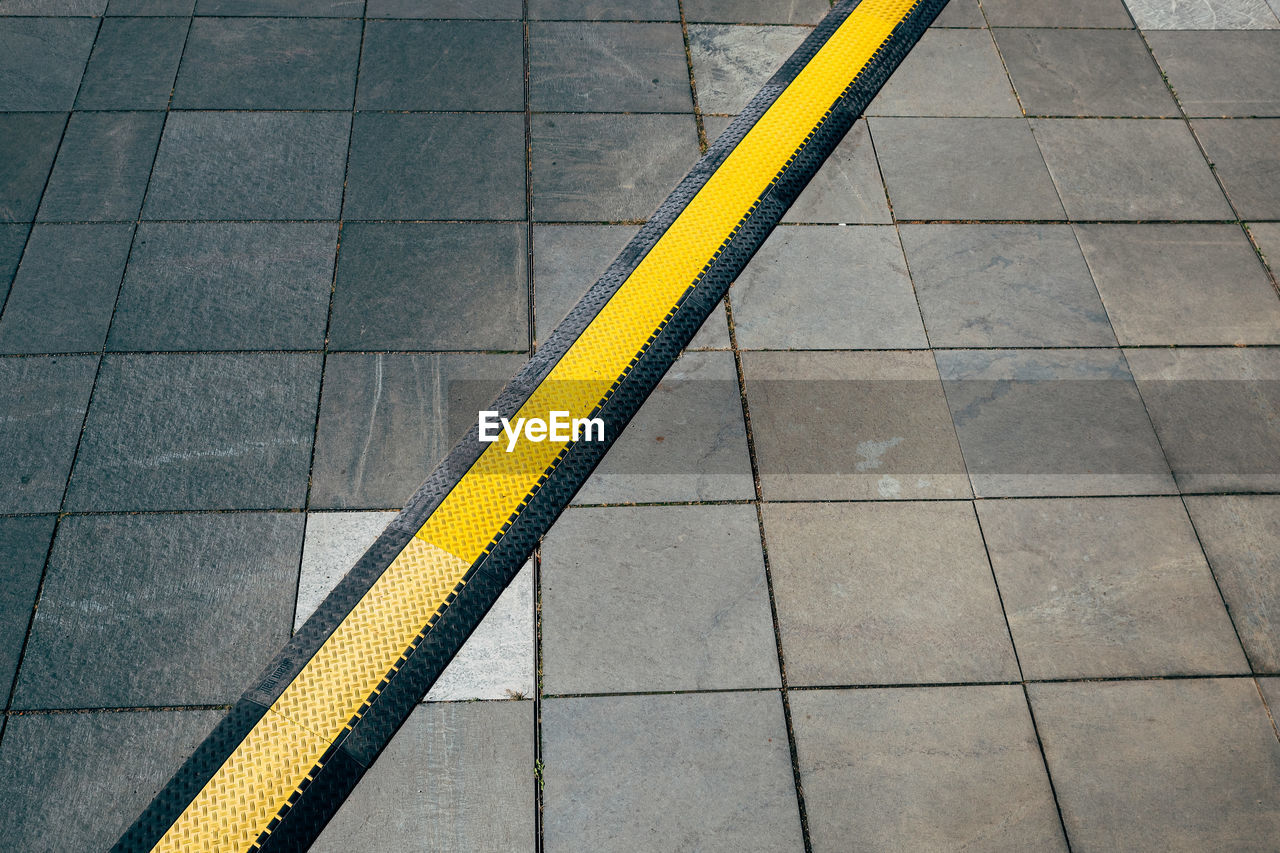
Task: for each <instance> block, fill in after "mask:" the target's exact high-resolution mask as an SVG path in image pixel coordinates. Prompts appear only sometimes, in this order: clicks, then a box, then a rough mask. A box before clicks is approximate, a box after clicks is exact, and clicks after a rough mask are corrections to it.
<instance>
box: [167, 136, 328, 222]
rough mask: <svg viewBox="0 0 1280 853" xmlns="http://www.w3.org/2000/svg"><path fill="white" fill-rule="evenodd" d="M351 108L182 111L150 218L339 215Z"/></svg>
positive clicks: (314, 216)
mask: <svg viewBox="0 0 1280 853" xmlns="http://www.w3.org/2000/svg"><path fill="white" fill-rule="evenodd" d="M350 122H351V116H349V115H346V114H342V113H272V112H175V113H171V114H170V115H169V119H168V121H167V122H166V123H165V129H164V136H163V137H162V138H161V140H160V153H159V154H158V155H157V156H156V163H155V166H154V167H153V169H152V176H151V187H150V189H149V190H148V192H147V202H146V205H145V209H144V214H143V215H144V218H147V219H336V218H338V215H339V211H340V208H341V205H342V170H343V166H344V164H345V162H346V155H347V138H348V134H349V126H350Z"/></svg>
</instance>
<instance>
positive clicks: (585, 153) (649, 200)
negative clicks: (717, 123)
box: [533, 115, 699, 222]
mask: <svg viewBox="0 0 1280 853" xmlns="http://www.w3.org/2000/svg"><path fill="white" fill-rule="evenodd" d="M698 156H699V149H698V133H697V125H696V124H695V123H694V120H693V116H689V115H537V116H534V117H533V214H534V217H535V218H537V219H538V220H541V221H544V222H548V221H549V222H557V221H587V222H622V221H635V220H641V219H647V218H648V217H649V216H650V214H652V213H653V212H654V211H655V210H657V208H658V205H659V204H661V203H662V201H663V199H665V198H666V197H667V194H668V193H670V192H671V190H672V189H674V188H675V185H676V184H677V183H679V182H680V179H681V178H683V177H684V175H685V173H686V172H688V171H689V169H691V168H692V167H693V164H694V163H696V162H697V160H698Z"/></svg>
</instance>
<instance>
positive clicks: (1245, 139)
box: [1191, 119, 1280, 219]
mask: <svg viewBox="0 0 1280 853" xmlns="http://www.w3.org/2000/svg"><path fill="white" fill-rule="evenodd" d="M1191 127H1192V130H1193V131H1194V132H1195V135H1196V136H1197V137H1199V139H1200V144H1201V145H1203V146H1204V150H1205V153H1206V154H1208V155H1209V162H1210V163H1212V164H1213V165H1214V168H1215V169H1216V170H1217V173H1218V178H1219V179H1220V180H1221V181H1222V183H1223V186H1225V187H1226V188H1227V196H1228V197H1229V198H1230V199H1231V203H1232V204H1233V205H1234V206H1235V209H1236V210H1237V211H1239V213H1240V215H1241V216H1242V217H1243V218H1245V219H1280V146H1278V145H1277V144H1276V140H1277V139H1278V138H1280V120H1275V119H1259V120H1255V121H1240V120H1234V121H1230V120H1222V119H1219V120H1216V121H1214V120H1210V121H1196V122H1192V124H1191Z"/></svg>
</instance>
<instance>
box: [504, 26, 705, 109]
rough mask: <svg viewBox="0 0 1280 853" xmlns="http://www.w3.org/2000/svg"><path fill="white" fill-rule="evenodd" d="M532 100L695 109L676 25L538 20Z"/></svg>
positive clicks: (538, 104)
mask: <svg viewBox="0 0 1280 853" xmlns="http://www.w3.org/2000/svg"><path fill="white" fill-rule="evenodd" d="M529 86H530V92H529V103H530V105H531V107H532V108H533V109H535V110H541V111H556V112H663V113H671V112H690V111H691V110H692V109H693V100H692V96H691V94H690V90H689V66H688V64H687V60H686V58H685V53H684V35H683V33H682V31H681V29H680V27H679V26H678V25H676V24H614V23H595V22H589V23H535V24H533V25H532V26H531V27H530V29H529Z"/></svg>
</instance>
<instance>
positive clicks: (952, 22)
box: [931, 0, 987, 28]
mask: <svg viewBox="0 0 1280 853" xmlns="http://www.w3.org/2000/svg"><path fill="white" fill-rule="evenodd" d="M986 25H987V19H986V18H984V17H983V16H982V9H980V8H979V7H978V0H951V2H949V3H947V5H946V6H944V7H943V9H942V11H941V12H939V13H938V17H937V18H935V19H934V21H933V24H932V25H931V26H934V27H978V28H982V27H985V26H986Z"/></svg>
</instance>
